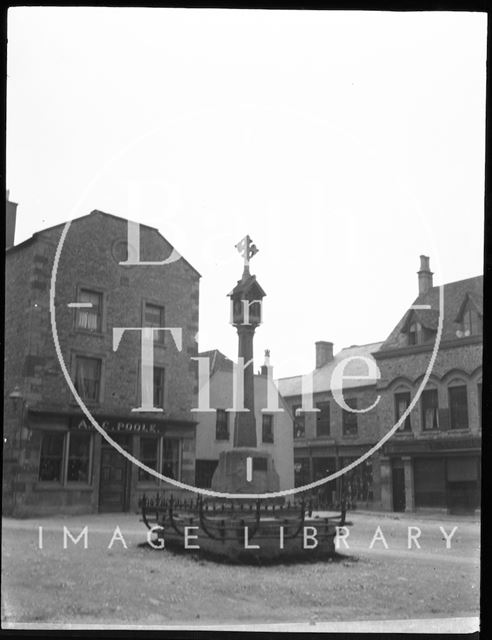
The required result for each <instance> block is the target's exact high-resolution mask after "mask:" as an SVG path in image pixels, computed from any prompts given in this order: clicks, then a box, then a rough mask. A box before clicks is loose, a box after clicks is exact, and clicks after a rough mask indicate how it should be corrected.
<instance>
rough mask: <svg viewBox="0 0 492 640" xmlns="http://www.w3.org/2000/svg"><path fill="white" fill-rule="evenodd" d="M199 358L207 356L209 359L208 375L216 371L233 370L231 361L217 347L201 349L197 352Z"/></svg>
mask: <svg viewBox="0 0 492 640" xmlns="http://www.w3.org/2000/svg"><path fill="white" fill-rule="evenodd" d="M198 357H200V358H202V357H203V358H209V361H210V377H212V376H213V375H214V373H215V372H216V371H231V372H232V371H233V364H234V363H233V362H232V360H230V359H229V358H228V357H227V356H225V355H224V354H223V353H222V352H220V351H219V350H218V349H212V350H211V351H202V353H199V354H198Z"/></svg>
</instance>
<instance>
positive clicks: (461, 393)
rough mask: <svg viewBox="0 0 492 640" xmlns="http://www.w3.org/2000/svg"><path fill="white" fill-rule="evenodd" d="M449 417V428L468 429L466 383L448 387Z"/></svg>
mask: <svg viewBox="0 0 492 640" xmlns="http://www.w3.org/2000/svg"><path fill="white" fill-rule="evenodd" d="M448 394H449V418H450V427H451V429H468V400H467V393H466V385H460V386H456V387H449V389H448Z"/></svg>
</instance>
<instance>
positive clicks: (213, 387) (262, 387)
mask: <svg viewBox="0 0 492 640" xmlns="http://www.w3.org/2000/svg"><path fill="white" fill-rule="evenodd" d="M254 384H255V417H256V439H257V446H258V449H261V450H264V451H268V452H269V453H271V455H272V456H273V460H274V463H275V469H276V470H277V473H278V475H279V478H280V489H291V488H293V487H294V442H293V425H292V417H291V415H290V413H289V409H288V407H287V405H286V404H285V403H284V401H283V399H282V397H281V396H280V395H279V402H278V406H279V407H280V408H281V409H283V411H281V412H277V413H273V415H274V418H273V444H271V443H263V442H262V429H261V424H262V411H261V409H262V408H266V406H267V379H266V377H264V376H259V375H255V377H254ZM232 398H233V396H232V373H231V372H228V371H217V372H216V373H215V374H214V375H213V376H212V377H211V378H210V407H212V408H213V409H228V408H230V407H232V404H233V402H232ZM195 416H196V420H197V421H198V425H197V428H196V458H197V459H199V460H218V458H219V455H220V453H221V452H222V451H227V450H229V449H232V446H233V437H234V417H235V414H234V412H233V411H231V412H229V440H228V441H227V440H216V439H215V417H216V414H215V411H213V412H210V413H208V412H197V413H196V414H195Z"/></svg>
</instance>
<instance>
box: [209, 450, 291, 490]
mask: <svg viewBox="0 0 492 640" xmlns="http://www.w3.org/2000/svg"><path fill="white" fill-rule="evenodd" d="M248 458H251V459H252V465H251V466H252V473H251V479H248V462H247V460H248ZM212 489H213V490H214V491H221V492H223V493H269V492H272V491H279V489H280V480H279V477H278V473H277V472H276V470H275V465H274V463H273V458H272V456H271V455H270V454H269V453H268V452H266V451H258V449H248V448H246V447H244V448H243V447H240V448H237V449H232V450H230V451H223V452H222V453H221V454H220V458H219V464H218V465H217V469H216V470H215V473H214V475H213V477H212Z"/></svg>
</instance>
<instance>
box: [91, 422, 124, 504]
mask: <svg viewBox="0 0 492 640" xmlns="http://www.w3.org/2000/svg"><path fill="white" fill-rule="evenodd" d="M111 437H112V439H113V440H114V441H115V442H117V443H118V444H119V445H120V446H121V447H122V448H123V449H125V450H126V451H129V448H130V443H131V439H130V438H131V436H128V435H121V434H114V435H111ZM130 469H131V463H130V462H129V460H127V459H126V458H125V457H124V456H122V455H121V453H120V452H119V451H117V450H116V449H115V448H114V447H113V446H111V445H110V444H109V443H108V442H106V440H103V442H102V445H101V473H100V476H99V511H100V512H106V513H108V512H121V511H128V509H129V506H130Z"/></svg>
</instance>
